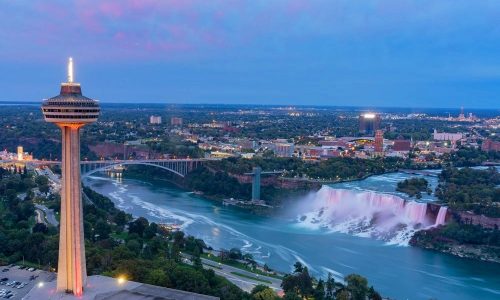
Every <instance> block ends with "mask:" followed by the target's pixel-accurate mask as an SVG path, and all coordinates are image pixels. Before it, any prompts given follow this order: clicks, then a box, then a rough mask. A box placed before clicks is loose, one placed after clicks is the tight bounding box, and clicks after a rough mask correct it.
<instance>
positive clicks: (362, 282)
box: [344, 274, 368, 300]
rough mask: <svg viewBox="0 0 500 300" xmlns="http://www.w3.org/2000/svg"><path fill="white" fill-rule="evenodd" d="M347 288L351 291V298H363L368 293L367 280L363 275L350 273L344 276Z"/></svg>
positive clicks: (356, 299)
mask: <svg viewBox="0 0 500 300" xmlns="http://www.w3.org/2000/svg"><path fill="white" fill-rule="evenodd" d="M344 280H345V282H346V283H347V290H349V292H350V293H351V296H352V299H353V300H365V298H366V295H367V293H368V281H367V280H366V278H364V277H363V276H360V275H357V274H350V275H347V276H346V277H345V278H344Z"/></svg>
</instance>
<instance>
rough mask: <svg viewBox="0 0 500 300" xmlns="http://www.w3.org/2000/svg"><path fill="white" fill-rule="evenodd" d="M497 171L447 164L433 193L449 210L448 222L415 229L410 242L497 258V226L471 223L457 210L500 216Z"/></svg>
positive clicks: (499, 257) (499, 250) (499, 249)
mask: <svg viewBox="0 0 500 300" xmlns="http://www.w3.org/2000/svg"><path fill="white" fill-rule="evenodd" d="M499 184H500V174H499V173H498V171H497V170H496V169H495V168H489V169H487V170H477V169H471V168H462V169H457V168H447V169H444V170H443V171H442V172H441V174H440V175H439V185H438V186H437V188H436V196H437V197H438V198H439V200H440V201H441V202H442V204H443V205H446V206H448V207H449V208H450V209H451V211H452V213H451V217H450V218H449V220H448V223H447V224H446V225H443V226H439V227H437V228H432V229H428V230H422V231H418V232H416V233H415V235H414V236H413V237H412V240H411V241H410V244H411V245H413V246H419V247H423V248H427V249H432V250H437V251H441V252H446V253H450V254H453V255H457V256H461V257H468V258H474V259H481V260H488V261H493V262H500V230H499V228H498V226H497V225H496V224H495V225H494V226H482V225H481V224H472V222H470V221H469V220H467V219H463V218H462V217H461V214H460V213H463V212H468V211H470V212H473V213H475V214H476V215H484V216H485V217H490V218H499V217H500V188H499V186H498V185H499Z"/></svg>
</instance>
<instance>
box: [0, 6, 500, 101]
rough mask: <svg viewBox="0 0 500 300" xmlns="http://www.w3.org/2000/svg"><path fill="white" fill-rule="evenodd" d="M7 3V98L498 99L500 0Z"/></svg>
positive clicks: (0, 22) (1, 33) (1, 96)
mask: <svg viewBox="0 0 500 300" xmlns="http://www.w3.org/2000/svg"><path fill="white" fill-rule="evenodd" d="M0 4H1V9H0V66H1V69H0V100H25V101H36V100H40V99H41V98H46V97H50V96H53V95H54V94H55V93H57V90H58V83H59V82H61V81H63V80H64V79H65V62H66V60H67V57H68V56H73V58H74V60H75V69H76V79H77V80H78V81H80V82H81V83H82V85H83V87H84V92H85V93H86V94H87V95H88V96H91V97H95V98H98V99H100V100H101V101H103V102H119V101H123V102H163V103H165V102H175V103H257V104H304V105H309V104H318V105H359V106H413V107H418V106H426V107H459V106H462V105H463V106H465V107H483V108H500V54H499V53H500V22H499V21H498V20H500V2H499V1H461V0H451V1H445V0H439V1H435V0H433V1H426V0H414V1H408V0H395V1H370V0H366V1H353V0H349V1H336V0H327V1H314V0H288V1H284V0H283V1H281V0H263V1H259V0H249V1H243V0H240V1H237V0H234V1H230V0H226V1H219V0H197V1H195V0H164V1H153V0H122V1H108V0H104V1H68V0H66V1H38V0H17V1H1V2H0ZM28 83H29V84H28Z"/></svg>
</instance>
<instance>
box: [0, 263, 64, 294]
mask: <svg viewBox="0 0 500 300" xmlns="http://www.w3.org/2000/svg"><path fill="white" fill-rule="evenodd" d="M54 277H55V273H49V272H45V271H41V270H33V271H32V270H31V269H29V268H22V267H21V266H19V265H8V266H1V267H0V299H11V300H12V299H22V298H23V297H24V296H25V295H26V294H27V293H28V292H29V291H30V290H31V289H32V288H33V287H35V286H37V285H43V284H44V282H49V281H52V280H53V279H54Z"/></svg>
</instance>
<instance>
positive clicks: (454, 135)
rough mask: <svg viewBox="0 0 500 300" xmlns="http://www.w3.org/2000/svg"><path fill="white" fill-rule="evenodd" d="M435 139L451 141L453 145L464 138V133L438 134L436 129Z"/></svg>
mask: <svg viewBox="0 0 500 300" xmlns="http://www.w3.org/2000/svg"><path fill="white" fill-rule="evenodd" d="M433 138H434V140H435V141H450V142H452V144H455V143H456V142H457V141H459V140H461V139H462V138H463V134H462V133H449V132H437V130H436V129H434V134H433Z"/></svg>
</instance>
